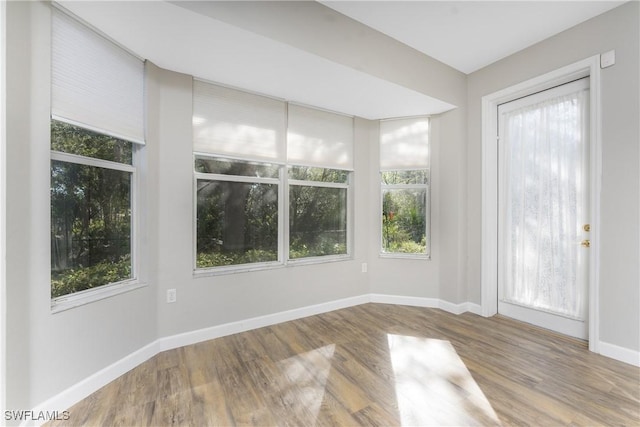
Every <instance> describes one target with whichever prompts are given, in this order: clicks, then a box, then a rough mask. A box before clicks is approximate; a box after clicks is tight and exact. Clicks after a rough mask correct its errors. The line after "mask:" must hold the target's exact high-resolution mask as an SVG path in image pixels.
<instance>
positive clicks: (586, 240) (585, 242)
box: [580, 239, 591, 248]
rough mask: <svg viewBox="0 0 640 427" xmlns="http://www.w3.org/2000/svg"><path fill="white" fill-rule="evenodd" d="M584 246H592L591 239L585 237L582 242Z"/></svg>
mask: <svg viewBox="0 0 640 427" xmlns="http://www.w3.org/2000/svg"><path fill="white" fill-rule="evenodd" d="M580 244H581V245H582V246H584V247H585V248H588V247H590V246H591V241H590V240H589V239H585V240H583V241H582V242H581V243H580Z"/></svg>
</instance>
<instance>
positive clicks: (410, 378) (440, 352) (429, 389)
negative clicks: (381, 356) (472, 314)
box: [388, 334, 500, 426]
mask: <svg viewBox="0 0 640 427" xmlns="http://www.w3.org/2000/svg"><path fill="white" fill-rule="evenodd" d="M388 343H389V351H390V355H391V363H392V366H393V372H394V375H395V385H396V395H397V399H398V408H399V411H400V418H401V422H402V425H421V426H429V425H438V426H442V425H456V426H459V425H500V420H499V419H498V416H497V415H496V413H495V411H494V410H493V408H492V407H491V404H490V403H489V401H488V400H487V398H486V397H485V395H484V394H483V393H482V390H480V387H479V386H478V384H476V382H475V381H474V380H473V377H472V376H471V374H470V373H469V370H468V369H467V367H466V366H465V364H464V362H463V361H462V359H460V357H459V356H458V354H457V353H456V351H455V349H454V348H453V346H452V345H451V343H450V342H449V341H443V340H436V339H429V338H416V337H410V336H403V335H392V334H388Z"/></svg>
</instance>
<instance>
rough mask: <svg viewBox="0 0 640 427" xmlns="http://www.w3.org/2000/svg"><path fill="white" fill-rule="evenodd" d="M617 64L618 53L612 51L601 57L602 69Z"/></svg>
mask: <svg viewBox="0 0 640 427" xmlns="http://www.w3.org/2000/svg"><path fill="white" fill-rule="evenodd" d="M615 63H616V51H615V50H610V51H609V52H605V53H603V54H601V55H600V68H607V67H611V66H612V65H615Z"/></svg>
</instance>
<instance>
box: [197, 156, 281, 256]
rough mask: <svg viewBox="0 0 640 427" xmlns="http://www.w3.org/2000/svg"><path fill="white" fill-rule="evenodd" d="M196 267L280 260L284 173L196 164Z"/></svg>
mask: <svg viewBox="0 0 640 427" xmlns="http://www.w3.org/2000/svg"><path fill="white" fill-rule="evenodd" d="M195 167H196V200H197V208H196V223H197V230H196V267H197V268H210V267H220V266H226V265H236V264H249V263H265V262H273V261H277V260H278V187H279V179H278V176H279V168H278V167H277V166H272V165H268V164H261V163H253V162H242V161H229V160H221V159H214V158H205V157H198V158H196V163H195Z"/></svg>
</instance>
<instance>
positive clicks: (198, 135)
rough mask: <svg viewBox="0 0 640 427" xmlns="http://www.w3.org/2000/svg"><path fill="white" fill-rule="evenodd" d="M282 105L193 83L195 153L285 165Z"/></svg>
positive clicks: (252, 95) (281, 102) (284, 121)
mask: <svg viewBox="0 0 640 427" xmlns="http://www.w3.org/2000/svg"><path fill="white" fill-rule="evenodd" d="M285 107H286V105H285V103H284V102H283V101H279V100H276V99H273V98H268V97H265V96H260V95H254V94H251V93H247V92H242V91H239V90H235V89H230V88H226V87H222V86H218V85H214V84H210V83H205V82H201V81H198V80H194V82H193V150H194V151H195V152H201V153H210V154H217V155H226V156H230V157H233V158H242V159H248V160H262V161H264V160H268V161H275V162H280V163H284V160H285V132H286V108H285Z"/></svg>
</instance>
